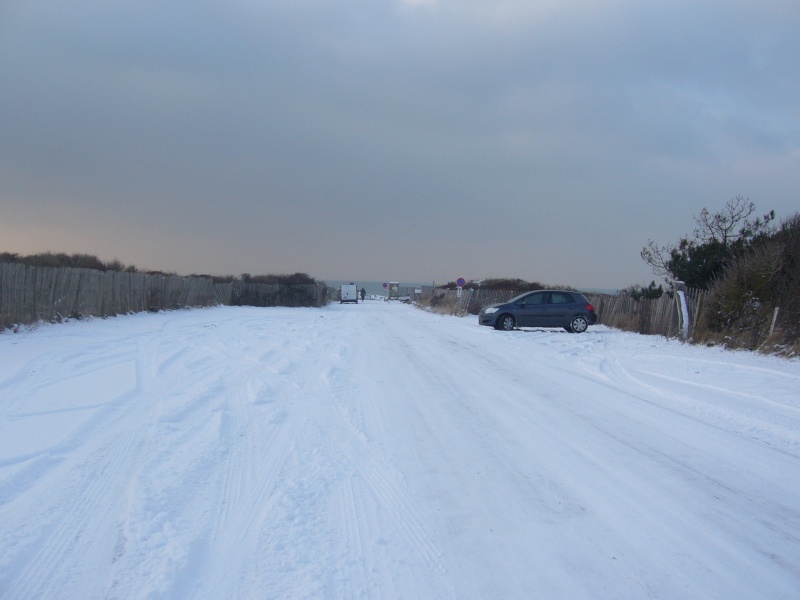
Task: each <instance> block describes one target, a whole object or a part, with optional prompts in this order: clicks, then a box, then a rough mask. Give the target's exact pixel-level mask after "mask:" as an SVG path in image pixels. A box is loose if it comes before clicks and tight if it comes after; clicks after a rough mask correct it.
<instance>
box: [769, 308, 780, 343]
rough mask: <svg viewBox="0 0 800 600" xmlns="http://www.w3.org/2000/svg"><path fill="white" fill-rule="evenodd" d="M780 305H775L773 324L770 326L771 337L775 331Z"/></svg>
mask: <svg viewBox="0 0 800 600" xmlns="http://www.w3.org/2000/svg"><path fill="white" fill-rule="evenodd" d="M778 310H779V309H778V307H777V306H776V307H775V312H774V313H772V325H770V326H769V337H772V334H773V333H775V321H777V320H778Z"/></svg>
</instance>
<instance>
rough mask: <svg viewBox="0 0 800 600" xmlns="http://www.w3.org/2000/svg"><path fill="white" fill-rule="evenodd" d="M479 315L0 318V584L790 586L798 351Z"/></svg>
mask: <svg viewBox="0 0 800 600" xmlns="http://www.w3.org/2000/svg"><path fill="white" fill-rule="evenodd" d="M476 321H477V319H476V318H474V317H470V318H465V319H460V318H455V317H444V316H437V315H431V314H429V313H426V312H423V311H419V310H416V309H414V308H412V307H409V306H405V305H401V304H397V303H384V302H367V303H363V304H359V305H338V304H337V305H331V306H329V307H326V308H324V309H322V310H319V309H259V308H230V307H227V308H226V307H220V308H212V309H202V310H192V311H176V312H169V313H162V314H142V315H132V316H128V317H121V318H116V319H108V320H92V321H87V322H72V323H66V324H62V325H57V326H42V327H40V328H39V329H38V330H36V331H29V332H23V333H21V334H10V333H5V334H3V335H0V598H3V599H4V600H12V599H13V600H16V599H24V598H37V599H50V598H52V599H82V600H85V599H91V598H170V599H172V598H181V599H184V598H185V599H190V598H191V599H198V598H209V599H219V598H248V599H249V598H253V599H255V598H259V599H261V598H281V599H283V598H285V599H289V598H291V599H294V598H337V599H338V598H341V599H350V598H392V599H394V598H431V599H445V598H453V599H463V598H475V599H484V598H486V599H497V598H505V599H516V598H519V599H523V598H525V599H528V598H543V599H559V598H564V599H571V600H575V599H580V598H586V599H592V600H597V599H604V598H670V599H672V598H703V599H709V598H719V599H725V600H730V599H736V598H741V599H752V598H770V599H781V598H785V599H789V598H795V599H796V598H798V597H800V361H796V360H795V361H785V360H780V359H775V358H769V357H762V356H754V355H752V354H749V353H738V352H724V351H721V350H716V349H709V348H697V347H690V346H685V345H682V344H680V343H677V342H674V341H672V342H670V341H666V340H664V339H662V338H656V337H644V336H637V335H633V334H625V333H622V332H618V331H614V330H609V329H606V328H602V327H595V328H590V330H589V332H588V333H586V334H583V335H570V334H567V333H566V332H564V331H559V330H550V331H545V330H527V331H514V332H509V333H504V332H496V331H493V330H490V329H487V328H482V327H479V326H478V325H477V323H476Z"/></svg>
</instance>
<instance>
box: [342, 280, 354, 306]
mask: <svg viewBox="0 0 800 600" xmlns="http://www.w3.org/2000/svg"><path fill="white" fill-rule="evenodd" d="M345 302H353V303H355V304H358V286H357V285H356V284H355V283H351V284H349V285H348V284H345V285H343V286H342V287H341V288H339V304H343V303H345Z"/></svg>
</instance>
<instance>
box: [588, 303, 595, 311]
mask: <svg viewBox="0 0 800 600" xmlns="http://www.w3.org/2000/svg"><path fill="white" fill-rule="evenodd" d="M586 310H588V311H589V312H594V306H592V305H591V304H587V305H586Z"/></svg>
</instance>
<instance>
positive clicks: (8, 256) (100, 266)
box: [0, 252, 319, 285]
mask: <svg viewBox="0 0 800 600" xmlns="http://www.w3.org/2000/svg"><path fill="white" fill-rule="evenodd" d="M0 262H6V263H19V264H23V265H27V266H30V267H56V268H72V269H94V270H96V271H103V272H105V271H119V272H126V273H145V274H147V275H169V276H173V275H177V274H176V273H174V272H164V271H157V270H141V269H139V268H138V267H135V266H134V265H126V264H125V263H123V262H121V261H120V260H118V259H116V258H115V259H114V260H112V261H109V262H106V261H103V260H101V259H99V258H98V257H97V256H93V255H91V254H81V253H76V254H67V253H64V252H40V253H38V254H28V255H21V254H17V253H14V252H0ZM190 277H208V278H210V279H212V280H213V281H214V283H232V282H234V281H243V282H244V283H264V284H272V285H313V284H316V283H319V282H318V281H317V280H316V279H314V278H313V277H311V276H309V275H307V274H306V273H290V274H277V275H275V274H264V275H250V274H249V273H242V274H241V275H239V276H236V275H198V274H192V275H190Z"/></svg>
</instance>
